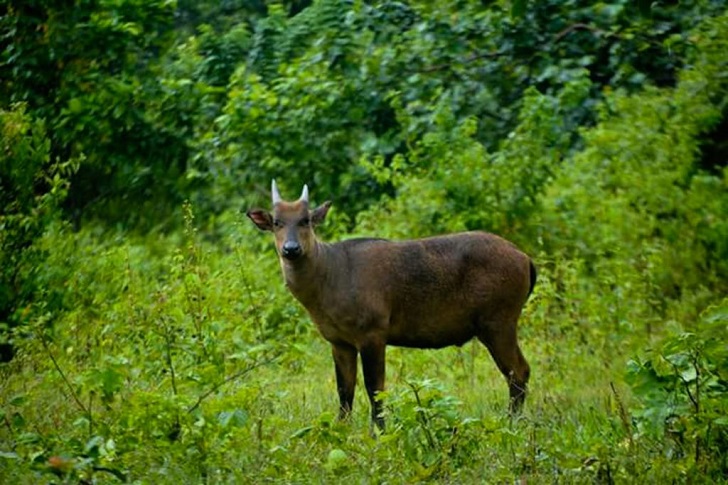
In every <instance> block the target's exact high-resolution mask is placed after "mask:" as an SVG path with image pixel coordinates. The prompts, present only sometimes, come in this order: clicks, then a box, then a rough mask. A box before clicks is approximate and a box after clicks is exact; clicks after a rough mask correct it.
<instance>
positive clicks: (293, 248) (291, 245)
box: [281, 241, 303, 260]
mask: <svg viewBox="0 0 728 485" xmlns="http://www.w3.org/2000/svg"><path fill="white" fill-rule="evenodd" d="M301 254H303V250H302V249H301V245H300V244H298V243H297V242H294V241H286V242H284V243H283V247H282V248H281V255H282V256H283V257H284V258H286V259H291V260H293V259H296V258H298V257H299V256H301Z"/></svg>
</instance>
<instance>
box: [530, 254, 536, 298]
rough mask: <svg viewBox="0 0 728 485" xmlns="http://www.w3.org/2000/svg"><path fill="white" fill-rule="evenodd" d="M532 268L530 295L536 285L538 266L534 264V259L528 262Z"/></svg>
mask: <svg viewBox="0 0 728 485" xmlns="http://www.w3.org/2000/svg"><path fill="white" fill-rule="evenodd" d="M528 264H529V266H530V269H531V287H530V288H529V289H528V296H531V293H533V287H534V286H536V276H537V273H536V266H535V265H534V264H533V260H530V261H529V262H528Z"/></svg>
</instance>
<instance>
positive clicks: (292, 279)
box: [281, 240, 334, 306]
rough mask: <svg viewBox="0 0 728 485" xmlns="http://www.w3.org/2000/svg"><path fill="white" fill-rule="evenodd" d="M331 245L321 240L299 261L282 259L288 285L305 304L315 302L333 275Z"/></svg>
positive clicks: (294, 294)
mask: <svg viewBox="0 0 728 485" xmlns="http://www.w3.org/2000/svg"><path fill="white" fill-rule="evenodd" d="M331 249H332V248H331V246H329V245H328V244H326V243H323V242H321V241H318V240H317V241H316V244H314V246H313V247H312V248H311V251H310V253H309V254H306V255H305V256H304V257H303V258H302V259H300V260H297V261H287V260H285V259H281V268H282V270H283V278H284V279H285V281H286V286H287V287H288V289H289V290H290V291H291V293H293V296H295V297H296V298H297V299H298V300H299V301H300V302H301V303H303V304H304V305H305V306H308V304H311V303H314V302H315V301H317V300H318V299H319V298H320V295H321V294H322V292H324V291H325V287H326V285H327V282H328V281H329V279H330V277H331V273H330V271H329V268H330V264H331V258H333V257H334V255H333V251H332V250H331Z"/></svg>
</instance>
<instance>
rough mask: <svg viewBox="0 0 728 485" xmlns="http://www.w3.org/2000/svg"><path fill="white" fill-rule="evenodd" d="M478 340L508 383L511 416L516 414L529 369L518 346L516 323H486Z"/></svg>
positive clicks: (523, 392)
mask: <svg viewBox="0 0 728 485" xmlns="http://www.w3.org/2000/svg"><path fill="white" fill-rule="evenodd" d="M478 339H479V340H480V341H481V342H483V344H485V346H486V347H487V348H488V350H489V351H490V355H492V356H493V360H494V361H495V363H496V365H497V366H498V369H500V371H501V373H502V374H503V375H504V376H505V378H506V380H507V381H508V389H509V392H510V406H509V410H510V412H511V414H516V413H518V412H519V411H520V410H521V408H522V407H523V401H524V400H525V399H526V387H527V385H528V378H529V376H530V373H531V369H530V367H529V366H528V362H526V359H525V357H523V353H522V352H521V349H520V347H519V346H518V337H517V335H516V322H515V321H513V322H506V323H504V322H499V323H493V322H488V323H487V324H485V325H482V326H481V328H480V333H479V334H478Z"/></svg>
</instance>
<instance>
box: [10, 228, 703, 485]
mask: <svg viewBox="0 0 728 485" xmlns="http://www.w3.org/2000/svg"><path fill="white" fill-rule="evenodd" d="M236 231H237V229H236ZM246 231H247V229H241V231H239V232H236V233H234V234H231V235H229V236H227V239H224V240H223V241H222V242H218V245H217V246H212V245H207V244H202V243H200V242H195V241H196V237H197V236H196V235H195V234H194V232H190V233H188V235H187V236H186V237H187V239H186V241H187V242H184V243H182V244H178V243H177V242H176V241H175V240H174V239H172V240H169V241H166V242H165V241H163V240H162V241H158V242H157V244H156V245H155V246H153V247H152V249H149V248H150V246H148V245H145V244H138V243H135V242H133V241H130V240H128V239H126V238H121V239H114V238H108V237H106V238H104V237H101V236H94V235H92V234H89V233H84V232H82V233H79V234H76V235H72V236H71V235H68V234H67V233H65V232H63V231H61V232H60V233H59V234H57V235H51V236H49V239H48V243H49V245H50V246H49V247H51V246H52V254H51V257H50V261H51V262H55V265H54V266H53V267H54V268H56V269H55V270H54V271H59V270H58V268H60V267H62V266H63V264H61V262H64V263H65V272H63V271H61V272H60V273H59V274H49V275H47V281H48V284H49V285H58V286H62V287H63V288H64V291H63V292H62V295H63V298H65V299H66V300H65V305H66V306H65V310H63V311H62V312H60V313H58V314H57V315H55V316H54V319H53V324H52V329H51V326H50V325H49V322H50V320H49V319H50V318H51V317H52V316H51V315H46V316H45V317H44V316H42V314H41V317H40V318H38V319H37V321H35V322H33V323H32V324H31V325H29V327H28V328H27V334H25V335H24V337H23V338H22V339H21V340H20V354H19V356H18V358H16V359H15V360H14V361H13V362H12V363H11V364H10V365H8V366H6V367H5V368H4V369H2V372H3V373H4V375H3V379H2V381H1V382H0V421H2V422H3V425H2V426H0V453H2V454H1V455H0V477H3V481H4V482H7V483H43V482H54V483H75V482H77V481H79V480H89V481H94V480H95V481H96V482H98V483H115V482H118V481H119V480H120V479H121V478H124V479H126V480H128V481H132V482H136V483H175V482H177V483H267V482H272V483H347V482H350V483H413V482H418V481H422V480H427V481H432V482H438V483H484V482H487V483H555V482H558V483H624V482H627V483H629V482H635V481H636V482H639V483H655V482H659V481H669V482H691V483H700V482H706V483H707V482H711V481H715V479H716V475H715V474H712V475H706V474H703V470H705V469H706V466H707V465H706V463H705V462H704V461H700V460H696V459H695V458H694V457H693V456H692V455H691V453H690V451H689V450H690V449H691V448H690V446H691V445H690V443H691V442H690V438H689V437H688V441H687V442H686V443H684V444H681V443H677V442H676V441H674V440H672V439H671V438H670V436H668V435H667V434H665V433H664V431H662V430H661V429H659V428H655V429H647V428H644V427H643V426H642V425H640V424H639V422H638V421H636V420H635V417H634V415H633V409H634V408H635V406H636V405H637V404H638V402H637V401H636V399H635V397H634V396H633V394H632V391H631V389H630V387H629V386H628V385H627V384H626V383H625V373H626V369H627V365H626V364H627V361H628V360H629V359H630V358H631V357H632V356H634V355H637V354H640V353H642V352H643V351H644V350H645V349H646V348H647V346H648V345H650V341H652V340H654V339H655V338H656V337H657V336H655V335H652V336H651V335H648V334H647V332H646V331H645V330H644V329H643V330H635V329H634V328H632V327H635V328H644V327H641V326H640V325H628V324H626V323H624V321H623V322H622V323H621V324H619V325H616V324H613V323H610V322H613V321H614V320H615V318H622V319H624V318H626V317H625V315H627V314H625V313H620V312H619V311H615V310H613V309H612V308H611V307H610V305H612V303H613V300H610V299H608V298H602V296H601V295H599V294H597V293H591V292H590V291H588V289H585V285H584V284H583V280H582V279H581V278H580V277H578V276H577V273H575V272H574V271H573V269H574V268H575V266H574V265H572V264H570V263H567V262H562V263H554V262H551V263H549V264H542V270H541V275H540V282H539V285H537V288H536V292H535V293H534V295H533V297H532V299H531V301H530V302H529V303H528V305H527V307H526V311H525V312H524V316H523V317H522V320H521V326H520V340H521V346H522V348H523V352H524V354H525V356H526V358H527V359H528V361H529V363H530V365H531V369H532V373H531V376H532V377H531V383H530V394H529V396H528V399H527V401H526V407H525V410H524V413H523V414H522V416H520V417H519V418H517V419H510V418H509V417H508V416H507V412H506V410H507V407H508V402H507V399H508V398H507V385H506V382H505V380H504V378H503V377H502V376H501V375H500V374H499V372H498V371H497V369H496V367H495V364H494V363H493V362H492V359H491V357H490V355H489V354H488V352H487V350H486V349H485V348H484V347H483V346H482V345H480V344H479V343H478V342H477V341H475V342H471V343H468V344H466V345H464V346H463V347H462V348H447V349H442V350H437V351H433V350H416V349H403V348H395V347H389V348H388V353H387V391H386V392H385V393H384V396H383V398H384V400H385V409H386V419H387V429H386V431H385V432H384V433H383V434H381V435H377V434H376V433H373V431H372V428H371V426H370V423H369V403H368V401H367V398H366V392H365V390H364V387H363V385H362V379H361V376H360V378H359V382H358V386H357V393H356V399H355V404H354V413H353V416H352V417H351V419H350V420H348V421H346V422H339V421H338V420H337V419H336V414H337V409H338V401H337V399H338V398H337V396H336V390H335V382H334V371H333V362H332V359H331V356H330V350H329V347H328V344H327V343H326V342H325V341H323V339H322V338H321V337H320V336H319V335H318V334H316V332H315V330H314V329H313V326H312V324H311V323H310V321H309V320H308V318H307V316H306V315H305V314H304V312H303V311H302V310H301V308H300V307H299V306H298V305H297V304H296V303H295V302H294V300H293V298H292V297H291V296H290V295H289V294H287V293H286V292H285V290H284V287H283V283H282V282H281V281H280V275H279V270H278V268H276V262H275V260H274V258H272V257H270V256H272V255H271V254H262V255H260V254H258V253H257V248H251V247H250V243H247V244H248V245H247V246H246V245H245V244H244V243H243V242H242V241H246V240H253V241H255V239H254V238H251V237H250V235H249V234H248V233H247V232H246ZM218 246H219V247H218ZM174 248H178V249H174ZM220 248H222V249H220ZM225 248H228V249H225ZM229 248H235V249H229ZM557 280H558V281H559V289H558V290H557V288H556V286H557V285H555V284H553V281H557ZM49 287H50V286H49ZM565 295H570V296H569V297H566V296H565ZM630 311H632V310H630ZM635 311H636V310H635ZM627 316H629V315H627ZM173 374H174V379H173V378H172V375H173ZM173 381H174V382H173ZM704 460H705V459H704Z"/></svg>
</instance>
